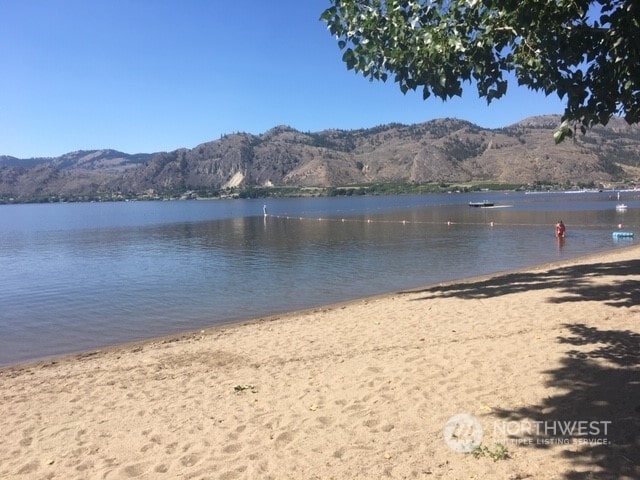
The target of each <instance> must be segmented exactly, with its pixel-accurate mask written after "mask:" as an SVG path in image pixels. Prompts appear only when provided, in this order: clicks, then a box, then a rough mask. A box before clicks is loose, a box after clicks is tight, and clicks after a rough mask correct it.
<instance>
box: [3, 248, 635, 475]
mask: <svg viewBox="0 0 640 480" xmlns="http://www.w3.org/2000/svg"><path fill="white" fill-rule="evenodd" d="M639 285H640V246H638V245H632V246H629V247H623V248H617V249H615V250H611V251H607V252H600V253H596V254H589V255H586V256H583V257H580V258H575V259H569V260H559V261H557V262H551V263H545V264H542V265H536V266H532V267H527V268H522V269H517V270H509V271H505V272H498V273H494V274H489V275H482V276H476V277H472V278H465V279H460V280H453V281H447V282H437V283H434V284H430V285H425V286H423V287H419V288H416V289H411V290H407V291H402V292H390V293H386V294H381V295H375V296H371V297H365V298H359V299H355V300H350V301H347V302H340V303H337V304H331V305H325V306H321V307H316V308H312V309H306V310H302V311H297V312H289V313H286V314H282V315H274V316H269V317H260V318H256V319H253V320H247V321H244V322H237V323H233V324H227V325H222V326H216V327H210V328H207V329H204V330H198V331H192V332H184V333H181V334H174V335H168V336H164V337H159V338H154V339H150V340H144V341H140V342H132V343H127V344H119V345H116V346H111V347H107V348H104V349H99V350H92V351H86V352H83V353H76V354H71V355H65V356H62V357H55V358H53V359H48V360H44V361H38V362H31V363H23V364H18V365H13V366H8V367H4V368H1V369H0V402H1V403H2V405H3V409H4V413H5V415H3V416H2V419H1V420H0V428H1V429H2V431H3V432H4V435H5V442H3V443H0V477H7V478H65V479H73V478H77V479H85V478H140V479H156V478H160V479H163V478H166V479H169V478H176V477H181V478H215V479H220V480H230V479H233V478H246V479H253V478H274V479H276V478H277V479H281V478H310V479H311V478H318V479H324V478H351V479H369V478H381V477H385V476H386V477H389V478H442V479H460V478H489V479H493V478H496V479H505V478H509V479H516V478H518V479H524V478H536V479H548V480H551V479H557V478H564V479H567V480H569V479H575V478H585V479H586V478H602V479H604V478H617V479H625V480H626V479H629V480H630V479H632V478H638V476H640V448H638V447H639V446H640V403H639V400H638V399H639V398H640V382H638V379H639V378H640V373H639V370H638V368H639V366H640V352H639V351H638V344H640V324H638V318H640V288H639ZM460 414H466V415H469V416H471V417H472V418H475V419H476V420H477V421H478V422H479V424H480V425H481V427H482V431H481V432H480V433H481V437H482V443H481V446H482V449H479V450H477V451H476V452H475V453H476V454H475V455H472V454H470V453H463V452H461V451H459V450H456V448H459V447H460V444H459V443H458V444H456V443H455V441H454V442H453V447H452V445H451V440H452V437H447V436H446V429H445V425H448V422H449V421H451V419H452V418H454V417H456V416H457V415H460ZM571 422H573V423H571ZM579 422H591V423H587V424H585V425H587V427H589V428H591V427H593V426H594V425H596V426H598V428H599V430H598V432H595V430H593V429H592V430H591V431H590V432H587V433H589V435H586V434H584V433H585V432H584V431H582V430H571V431H570V432H569V433H568V434H567V431H564V432H565V433H564V434H563V435H560V434H559V433H558V430H557V428H558V425H560V426H562V427H563V428H564V426H566V425H578V424H580V425H582V424H581V423H579ZM531 425H534V426H536V428H532V427H531ZM603 427H606V428H603ZM545 429H546V430H545ZM553 429H555V430H553ZM552 430H553V431H552ZM466 431H467V432H469V430H466ZM550 432H551V433H550ZM553 432H555V433H553ZM471 433H473V434H476V433H478V431H477V430H472V431H471ZM500 445H502V447H500ZM503 447H504V451H503V453H504V456H503V455H502V454H500V448H503Z"/></svg>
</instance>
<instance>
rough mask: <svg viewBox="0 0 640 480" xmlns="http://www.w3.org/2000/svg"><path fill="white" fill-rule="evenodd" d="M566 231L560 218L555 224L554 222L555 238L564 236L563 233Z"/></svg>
mask: <svg viewBox="0 0 640 480" xmlns="http://www.w3.org/2000/svg"><path fill="white" fill-rule="evenodd" d="M566 231H567V228H566V227H565V226H564V223H562V220H560V221H559V222H558V223H557V224H556V237H557V238H564V234H565V232H566Z"/></svg>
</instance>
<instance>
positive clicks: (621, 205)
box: [616, 192, 627, 212]
mask: <svg viewBox="0 0 640 480" xmlns="http://www.w3.org/2000/svg"><path fill="white" fill-rule="evenodd" d="M626 211H627V206H626V205H625V204H624V203H622V202H621V201H620V192H618V204H617V205H616V212H626Z"/></svg>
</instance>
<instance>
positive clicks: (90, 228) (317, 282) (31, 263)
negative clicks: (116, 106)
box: [0, 192, 640, 365]
mask: <svg viewBox="0 0 640 480" xmlns="http://www.w3.org/2000/svg"><path fill="white" fill-rule="evenodd" d="M485 199H486V200H489V201H493V202H495V204H496V208H470V207H469V206H468V202H470V201H482V200H485ZM622 200H623V201H624V202H625V203H626V204H627V205H628V207H629V209H628V211H627V212H623V213H620V212H616V210H615V205H616V200H615V199H612V198H611V193H606V192H605V193H571V194H569V193H551V194H531V195H526V194H524V193H522V194H521V193H518V194H516V193H510V194H504V193H483V194H449V195H445V194H443V195H422V196H396V197H350V198H304V199H267V200H216V201H182V202H126V203H125V202H122V203H71V204H45V205H5V206H0V365H8V364H14V363H19V362H23V361H29V360H34V359H39V358H44V357H48V356H53V355H59V354H65V353H71V352H77V351H83V350H89V349H94V348H100V347H103V346H106V345H111V344H115V343H120V342H126V341H132V340H139V339H144V338H150V337H154V336H160V335H165V334H169V333H173V332H179V331H185V330H194V329H199V328H203V327H208V326H213V325H218V324H223V323H229V322H234V321H239V320H243V319H250V318H255V317H259V316H264V315H268V314H273V313H278V312H284V311H290V310H297V309H302V308H309V307H313V306H317V305H322V304H328V303H333V302H338V301H343V300H348V299H353V298H358V297H362V296H368V295H374V294H379V293H383V292H391V291H398V290H403V289H409V288H413V287H419V286H423V285H426V284H430V283H434V282H439V281H445V280H452V279H458V278H463V277H469V276H475V275H479V274H486V273H493V272H498V271H504V270H509V269H515V268H521V267H526V266H530V265H534V264H539V263H544V262H549V261H554V260H560V259H569V258H573V257H577V256H581V255H584V254H589V253H594V252H598V251H604V250H609V249H613V248H617V247H620V246H626V245H629V244H631V243H633V240H632V239H625V240H624V241H615V240H614V239H613V238H612V235H611V233H612V232H613V231H614V230H616V229H617V228H618V224H620V223H622V224H624V228H625V230H631V231H635V232H636V235H637V234H640V192H637V193H633V192H629V193H623V195H622ZM263 204H266V205H267V209H268V213H269V216H267V217H264V216H263V215H262V209H263ZM560 218H562V219H563V220H564V222H565V223H566V225H567V229H568V230H567V233H568V234H567V238H566V240H565V242H564V244H563V245H559V244H558V243H557V240H556V239H555V237H554V225H555V223H556V222H557V221H558V220H559V219H560Z"/></svg>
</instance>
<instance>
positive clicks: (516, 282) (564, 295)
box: [418, 260, 640, 480]
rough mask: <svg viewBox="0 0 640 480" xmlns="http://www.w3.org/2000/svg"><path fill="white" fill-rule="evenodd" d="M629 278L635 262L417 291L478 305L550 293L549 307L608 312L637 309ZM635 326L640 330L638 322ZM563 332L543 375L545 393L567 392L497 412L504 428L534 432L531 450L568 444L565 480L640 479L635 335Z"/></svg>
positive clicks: (639, 287) (577, 327)
mask: <svg viewBox="0 0 640 480" xmlns="http://www.w3.org/2000/svg"><path fill="white" fill-rule="evenodd" d="M602 275H607V276H611V277H613V278H612V280H611V281H610V282H608V283H607V284H600V285H597V286H594V285H593V284H591V283H590V282H589V281H588V280H589V278H590V277H594V276H602ZM632 275H634V276H637V275H640V260H632V261H628V262H613V263H590V264H586V265H578V266H568V267H560V268H555V269H551V270H548V271H544V272H529V273H509V274H505V275H498V276H496V277H493V278H490V279H486V280H479V281H475V282H474V281H472V282H460V283H453V284H448V285H444V286H434V287H430V288H426V289H424V290H420V291H419V293H422V294H423V296H422V297H421V298H419V299H418V300H420V299H425V300H426V299H429V298H434V297H436V296H438V297H440V298H441V297H442V296H445V297H456V298H463V299H478V298H489V297H496V296H500V295H508V294H511V293H517V292H521V291H530V290H534V289H538V290H543V289H554V290H556V291H559V292H561V295H560V296H556V297H551V298H550V299H549V301H550V302H552V303H563V302H580V301H594V300H595V301H600V302H604V303H605V304H607V305H611V306H613V307H619V308H624V307H633V306H636V305H638V304H639V303H640V281H638V280H634V279H632V278H629V277H630V276H632ZM625 310H626V308H625ZM620 313H621V314H622V315H625V314H628V315H633V313H627V312H625V311H621V312H620ZM635 315H637V313H636V314H635ZM635 320H637V322H638V325H639V326H640V316H639V317H638V318H637V319H635ZM563 326H564V327H565V328H566V329H568V331H569V335H568V336H561V337H559V338H558V341H559V342H560V343H561V344H566V345H567V351H566V354H565V357H564V358H563V359H562V360H561V363H560V365H559V366H558V367H557V368H555V369H552V370H549V371H546V372H545V373H546V374H547V375H548V377H549V380H548V381H547V384H548V385H549V386H551V387H556V388H559V389H561V390H563V391H564V392H566V393H561V394H559V395H557V396H553V397H548V398H546V399H545V400H544V401H543V402H542V403H541V404H539V405H531V406H527V407H523V408H521V409H517V410H513V411H507V410H504V411H499V412H494V413H496V414H497V415H498V416H499V417H500V418H501V419H502V420H503V421H504V422H517V423H516V424H520V425H523V424H526V425H529V426H530V425H532V424H533V425H535V426H536V427H535V428H533V429H528V430H527V432H526V436H527V437H528V438H530V439H531V445H533V446H534V447H533V448H549V449H553V448H558V445H559V444H558V443H557V442H558V439H559V438H561V437H564V438H568V439H569V441H570V442H572V443H573V444H574V446H572V447H570V448H567V447H566V446H563V448H561V450H560V452H561V453H560V454H561V455H563V456H565V457H566V458H568V459H570V461H571V463H572V464H573V465H574V466H575V470H574V471H572V472H565V473H564V474H563V477H562V478H566V479H568V480H587V479H589V480H591V479H627V478H628V479H640V334H638V333H636V332H633V331H629V330H627V331H620V330H607V329H606V328H604V326H603V328H596V327H591V326H587V325H585V324H565V325H563ZM580 421H587V422H596V423H590V424H587V425H585V424H582V427H583V431H579V430H577V428H578V426H579V425H580V424H573V427H571V428H574V429H573V430H571V432H570V433H569V434H568V435H564V434H563V433H561V432H560V431H561V430H562V428H565V429H566V428H568V425H571V423H569V424H567V423H566V422H580ZM525 422H526V423H525ZM607 422H610V423H607ZM585 426H586V431H585V428H584V427H585ZM554 428H555V429H556V430H555V432H554V430H553V429H554ZM596 429H597V430H598V431H596ZM605 429H606V431H605ZM566 432H567V431H566V430H565V431H564V433H566ZM515 437H519V435H516V436H515ZM520 438H521V436H520ZM560 441H562V440H560ZM554 442H555V443H554ZM575 443H581V444H580V445H579V446H578V445H575Z"/></svg>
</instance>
